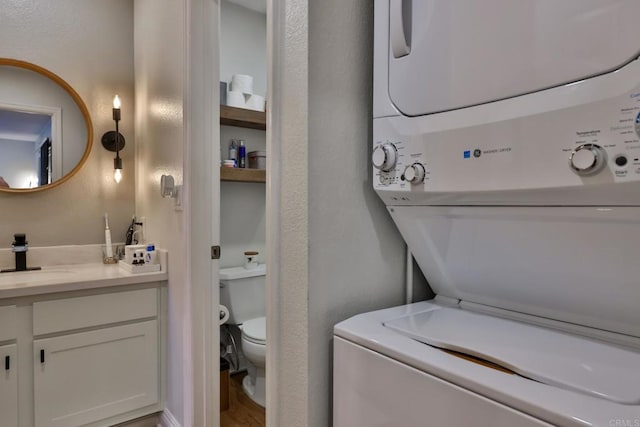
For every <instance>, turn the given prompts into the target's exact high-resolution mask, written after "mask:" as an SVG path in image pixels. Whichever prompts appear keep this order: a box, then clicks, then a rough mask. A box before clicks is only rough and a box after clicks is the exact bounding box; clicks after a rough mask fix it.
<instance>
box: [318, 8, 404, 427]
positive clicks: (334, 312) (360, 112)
mask: <svg viewBox="0 0 640 427" xmlns="http://www.w3.org/2000/svg"><path fill="white" fill-rule="evenodd" d="M372 59H373V4H372V2H371V1H369V0H350V1H347V2H345V1H341V0H328V1H323V2H309V402H311V403H312V404H310V406H309V423H308V425H309V426H311V427H314V426H327V425H331V413H332V412H331V396H332V383H331V375H332V369H333V363H332V362H333V345H332V333H333V325H334V324H336V323H338V322H340V321H342V320H344V319H346V318H348V317H351V316H353V315H354V314H358V313H362V312H367V311H371V310H375V309H379V308H383V307H390V306H394V305H399V304H402V303H403V297H404V288H403V280H404V259H405V257H404V242H403V240H402V238H401V237H400V233H399V232H398V231H397V229H396V227H395V225H394V224H393V222H392V220H391V218H390V216H389V215H388V213H387V211H386V208H385V207H384V205H383V203H382V202H381V201H380V199H379V198H378V196H377V195H376V194H375V192H374V191H373V188H372V187H373V186H372V182H371V179H372V177H371V166H370V161H369V159H370V158H371V154H370V153H371V149H370V147H371V141H372V140H373V134H372V97H373V93H372V81H373V70H372V62H373V61H372Z"/></svg>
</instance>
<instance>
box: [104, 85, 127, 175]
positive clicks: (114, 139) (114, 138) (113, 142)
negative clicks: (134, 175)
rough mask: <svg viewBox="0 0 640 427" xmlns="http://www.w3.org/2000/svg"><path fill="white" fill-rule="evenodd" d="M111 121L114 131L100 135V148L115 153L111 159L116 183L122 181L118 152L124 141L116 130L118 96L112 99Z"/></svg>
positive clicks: (118, 106) (120, 161)
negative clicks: (112, 121) (114, 156)
mask: <svg viewBox="0 0 640 427" xmlns="http://www.w3.org/2000/svg"><path fill="white" fill-rule="evenodd" d="M113 120H114V121H115V122H116V130H115V131H112V130H110V131H109V132H106V133H105V134H104V135H102V146H103V147H104V148H106V149H107V150H109V151H113V152H115V153H116V158H115V159H113V179H114V180H115V181H116V182H120V181H121V180H122V159H121V158H120V150H122V149H123V148H124V144H125V140H124V136H122V134H121V133H120V132H119V130H118V122H119V121H120V98H119V97H118V95H116V96H115V97H114V98H113Z"/></svg>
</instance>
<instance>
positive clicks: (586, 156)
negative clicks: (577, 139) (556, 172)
mask: <svg viewBox="0 0 640 427" xmlns="http://www.w3.org/2000/svg"><path fill="white" fill-rule="evenodd" d="M606 163H607V153H606V152H605V151H604V149H603V148H602V147H600V146H599V145H596V144H582V145H579V146H577V147H576V148H575V149H574V150H573V151H572V152H571V156H569V166H571V169H572V170H573V171H574V172H575V173H577V174H578V175H583V176H585V175H593V174H594V173H597V172H599V171H600V170H601V169H602V167H603V166H604V165H605V164H606Z"/></svg>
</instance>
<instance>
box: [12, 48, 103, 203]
mask: <svg viewBox="0 0 640 427" xmlns="http://www.w3.org/2000/svg"><path fill="white" fill-rule="evenodd" d="M3 65H4V66H9V67H17V68H22V69H25V70H29V71H34V72H36V73H38V74H40V75H42V76H44V77H47V78H48V79H50V80H53V81H54V82H55V83H57V84H58V85H59V86H60V87H62V88H63V89H64V90H65V91H66V92H67V93H68V94H69V96H71V98H72V99H73V101H74V102H75V103H76V105H77V106H78V108H79V109H80V112H81V113H82V117H83V118H84V123H85V125H86V128H87V144H86V146H85V149H84V154H83V155H82V158H81V159H80V161H79V162H78V164H77V165H75V166H74V168H73V169H71V171H69V173H67V174H65V175H63V176H62V177H61V178H60V179H59V180H57V181H54V182H52V183H51V184H46V185H40V186H38V187H35V188H5V187H0V192H3V193H35V192H36V191H43V190H49V189H51V188H55V187H57V186H59V185H61V184H64V183H65V182H67V181H68V180H69V179H71V177H73V176H74V175H75V174H76V173H78V171H79V170H80V168H82V166H84V164H85V163H86V162H87V159H88V158H89V154H90V153H91V147H92V145H93V124H92V123H91V115H90V114H89V110H88V109H87V106H86V104H85V103H84V101H83V100H82V98H80V95H78V92H76V91H75V89H73V87H71V85H70V84H69V83H67V82H66V81H64V80H63V79H62V78H61V77H60V76H58V75H56V74H54V73H52V72H51V71H49V70H47V69H46V68H42V67H40V66H39V65H36V64H32V63H30V62H26V61H20V60H18V59H10V58H0V66H3Z"/></svg>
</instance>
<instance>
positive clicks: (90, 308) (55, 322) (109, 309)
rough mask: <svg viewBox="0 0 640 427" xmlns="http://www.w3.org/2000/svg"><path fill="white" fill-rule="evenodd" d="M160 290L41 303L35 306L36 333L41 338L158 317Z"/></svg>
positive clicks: (34, 332)
mask: <svg viewBox="0 0 640 427" xmlns="http://www.w3.org/2000/svg"><path fill="white" fill-rule="evenodd" d="M157 313H158V290H157V289H155V288H152V289H140V290H135V291H127V292H115V293H111V294H102V295H91V296H86V297H76V298H66V299H59V300H54V301H42V302H36V303H34V304H33V334H34V335H42V334H50V333H54V332H62V331H69V330H73V329H81V328H89V327H93V326H100V325H108V324H110V323H118V322H128V321H131V320H137V319H145V318H150V317H156V316H157Z"/></svg>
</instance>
